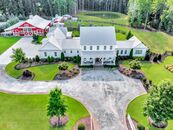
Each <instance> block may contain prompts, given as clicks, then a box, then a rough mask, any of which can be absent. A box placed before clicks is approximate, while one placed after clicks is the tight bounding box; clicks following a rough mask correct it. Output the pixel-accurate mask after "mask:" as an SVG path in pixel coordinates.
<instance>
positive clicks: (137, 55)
mask: <svg viewBox="0 0 173 130" xmlns="http://www.w3.org/2000/svg"><path fill="white" fill-rule="evenodd" d="M137 50H142V53H141V54H136V51H137ZM146 52H147V49H137V48H134V49H133V56H134V57H145V55H146Z"/></svg>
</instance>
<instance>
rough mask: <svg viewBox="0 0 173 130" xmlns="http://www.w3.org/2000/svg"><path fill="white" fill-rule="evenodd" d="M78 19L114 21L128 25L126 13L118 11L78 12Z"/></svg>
mask: <svg viewBox="0 0 173 130" xmlns="http://www.w3.org/2000/svg"><path fill="white" fill-rule="evenodd" d="M77 16H78V17H79V20H82V21H85V20H89V21H99V22H105V21H106V22H114V23H118V24H125V25H128V24H129V22H128V15H125V14H122V13H118V12H107V11H87V12H80V13H79V14H78V15H77Z"/></svg>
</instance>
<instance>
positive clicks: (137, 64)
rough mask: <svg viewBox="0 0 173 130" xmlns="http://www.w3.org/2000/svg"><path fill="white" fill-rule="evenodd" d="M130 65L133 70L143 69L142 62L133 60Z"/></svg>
mask: <svg viewBox="0 0 173 130" xmlns="http://www.w3.org/2000/svg"><path fill="white" fill-rule="evenodd" d="M129 64H130V68H131V69H141V62H140V61H138V60H133V61H131V62H130V63H129Z"/></svg>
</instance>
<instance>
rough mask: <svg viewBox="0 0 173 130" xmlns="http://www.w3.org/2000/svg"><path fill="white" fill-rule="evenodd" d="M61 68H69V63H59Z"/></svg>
mask: <svg viewBox="0 0 173 130" xmlns="http://www.w3.org/2000/svg"><path fill="white" fill-rule="evenodd" d="M59 69H60V70H67V69H68V65H67V64H66V63H61V64H60V65H59Z"/></svg>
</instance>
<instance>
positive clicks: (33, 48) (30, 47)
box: [0, 37, 41, 65]
mask: <svg viewBox="0 0 173 130" xmlns="http://www.w3.org/2000/svg"><path fill="white" fill-rule="evenodd" d="M31 43H32V37H23V38H21V39H20V40H19V41H18V42H16V43H15V44H14V45H13V46H11V47H10V48H9V49H8V50H7V51H5V52H4V53H3V54H1V55H0V65H7V64H8V63H10V62H11V58H10V56H11V55H12V49H13V48H22V50H23V51H24V52H25V53H26V57H29V58H32V57H35V56H36V55H38V49H39V48H40V46H41V45H35V44H31Z"/></svg>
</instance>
